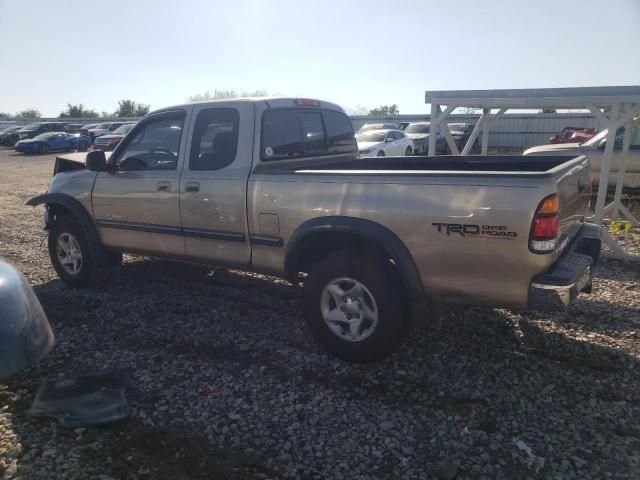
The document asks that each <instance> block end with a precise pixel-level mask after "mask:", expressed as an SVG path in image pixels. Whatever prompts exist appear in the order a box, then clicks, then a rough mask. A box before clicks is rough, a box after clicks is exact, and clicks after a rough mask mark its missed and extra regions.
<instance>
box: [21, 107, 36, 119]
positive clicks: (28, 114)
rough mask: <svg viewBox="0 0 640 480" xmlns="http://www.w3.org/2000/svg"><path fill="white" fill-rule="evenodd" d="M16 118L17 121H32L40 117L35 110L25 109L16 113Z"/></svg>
mask: <svg viewBox="0 0 640 480" xmlns="http://www.w3.org/2000/svg"><path fill="white" fill-rule="evenodd" d="M16 118H18V119H19V120H33V119H36V118H42V115H41V114H40V112H39V111H38V110H36V109H35V108H27V109H26V110H22V111H21V112H18V113H16Z"/></svg>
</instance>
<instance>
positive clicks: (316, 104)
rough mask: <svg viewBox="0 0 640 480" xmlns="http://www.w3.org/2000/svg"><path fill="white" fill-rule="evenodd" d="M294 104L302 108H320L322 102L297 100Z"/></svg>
mask: <svg viewBox="0 0 640 480" xmlns="http://www.w3.org/2000/svg"><path fill="white" fill-rule="evenodd" d="M293 103H295V104H296V105H298V106H301V107H319V106H320V102H319V101H318V100H314V99H313V98H296V99H295V100H294V101H293Z"/></svg>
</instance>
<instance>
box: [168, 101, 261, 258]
mask: <svg viewBox="0 0 640 480" xmlns="http://www.w3.org/2000/svg"><path fill="white" fill-rule="evenodd" d="M192 118H195V122H192V127H191V128H192V132H191V135H190V137H191V142H190V145H189V148H188V154H187V157H186V158H188V161H186V162H185V166H184V169H183V172H182V177H181V179H180V212H181V215H182V230H183V233H184V236H185V243H186V256H187V258H189V259H191V260H194V261H204V262H209V263H213V264H217V265H234V266H239V265H248V264H249V261H250V256H251V249H250V244H249V238H248V232H247V218H246V202H247V198H246V189H247V178H248V176H249V170H250V168H251V159H252V154H253V142H252V139H253V128H254V125H253V118H254V117H253V104H251V103H248V102H238V103H236V104H235V105H234V106H233V108H230V107H224V108H212V107H210V106H206V105H197V106H195V107H194V111H193V115H192ZM239 139H245V141H239Z"/></svg>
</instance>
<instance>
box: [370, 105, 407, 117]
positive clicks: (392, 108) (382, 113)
mask: <svg viewBox="0 0 640 480" xmlns="http://www.w3.org/2000/svg"><path fill="white" fill-rule="evenodd" d="M399 114H400V110H398V105H396V104H395V103H394V104H393V105H382V106H380V107H378V108H374V109H372V110H369V116H370V117H388V116H391V115H399Z"/></svg>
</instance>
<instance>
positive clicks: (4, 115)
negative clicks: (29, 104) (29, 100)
mask: <svg viewBox="0 0 640 480" xmlns="http://www.w3.org/2000/svg"><path fill="white" fill-rule="evenodd" d="M10 118H13V115H11V114H9V113H4V112H0V120H9V119H10Z"/></svg>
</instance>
